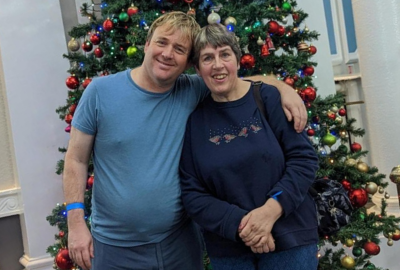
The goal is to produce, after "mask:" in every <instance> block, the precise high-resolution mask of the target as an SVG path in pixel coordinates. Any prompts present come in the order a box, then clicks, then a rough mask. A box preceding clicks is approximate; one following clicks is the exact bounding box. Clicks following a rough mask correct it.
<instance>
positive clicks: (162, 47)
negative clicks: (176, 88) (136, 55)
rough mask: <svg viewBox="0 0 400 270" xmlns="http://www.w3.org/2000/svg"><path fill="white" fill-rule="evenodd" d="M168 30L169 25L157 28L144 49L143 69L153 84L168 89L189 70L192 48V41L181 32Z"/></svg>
mask: <svg viewBox="0 0 400 270" xmlns="http://www.w3.org/2000/svg"><path fill="white" fill-rule="evenodd" d="M168 28H169V27H168V25H163V26H160V27H158V28H156V30H155V31H154V34H153V36H152V38H151V40H149V41H147V42H146V45H145V47H144V52H145V57H144V61H143V67H144V69H145V70H146V72H147V75H148V76H149V77H150V79H151V80H152V83H154V84H156V85H157V86H159V87H163V88H166V89H169V88H170V87H171V86H172V85H173V84H174V83H175V80H176V79H177V78H178V76H179V75H180V74H181V73H182V72H183V71H185V69H186V68H187V65H188V57H189V54H190V50H191V46H192V43H191V40H190V39H188V38H185V36H183V35H182V33H181V31H180V30H174V29H168ZM167 30H168V31H167Z"/></svg>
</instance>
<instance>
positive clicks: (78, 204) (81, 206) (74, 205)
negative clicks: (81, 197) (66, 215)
mask: <svg viewBox="0 0 400 270" xmlns="http://www.w3.org/2000/svg"><path fill="white" fill-rule="evenodd" d="M73 209H85V205H84V204H83V203H81V202H74V203H70V204H67V211H69V210H73Z"/></svg>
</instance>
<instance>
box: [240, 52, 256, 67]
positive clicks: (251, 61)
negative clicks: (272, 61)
mask: <svg viewBox="0 0 400 270" xmlns="http://www.w3.org/2000/svg"><path fill="white" fill-rule="evenodd" d="M255 65H256V59H255V58H254V56H253V55H251V54H250V53H245V54H243V55H242V58H240V66H241V67H242V68H245V69H252V68H253V67H254V66H255Z"/></svg>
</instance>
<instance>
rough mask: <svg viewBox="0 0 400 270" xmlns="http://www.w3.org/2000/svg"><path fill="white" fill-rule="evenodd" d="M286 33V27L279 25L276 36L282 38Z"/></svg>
mask: <svg viewBox="0 0 400 270" xmlns="http://www.w3.org/2000/svg"><path fill="white" fill-rule="evenodd" d="M285 32H286V30H285V27H283V26H282V25H279V27H278V31H277V32H276V34H277V35H278V36H280V37H281V36H283V35H284V34H285Z"/></svg>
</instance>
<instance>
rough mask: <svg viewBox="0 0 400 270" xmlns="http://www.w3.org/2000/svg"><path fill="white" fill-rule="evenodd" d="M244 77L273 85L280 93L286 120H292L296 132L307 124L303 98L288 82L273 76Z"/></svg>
mask: <svg viewBox="0 0 400 270" xmlns="http://www.w3.org/2000/svg"><path fill="white" fill-rule="evenodd" d="M246 79H249V80H252V81H262V82H264V83H266V84H270V85H273V86H275V87H276V88H277V89H278V91H279V93H280V94H281V101H282V107H283V111H284V112H285V115H286V118H287V119H288V121H292V120H294V129H295V130H296V131H297V132H299V133H300V132H302V131H303V130H304V128H305V126H306V124H307V110H306V107H305V106H304V102H303V100H302V99H301V98H300V96H299V95H298V94H297V93H296V91H294V89H293V88H292V87H291V86H289V85H288V84H286V83H284V82H282V81H279V80H277V79H276V78H275V76H271V75H268V76H261V75H256V76H251V77H246Z"/></svg>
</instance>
